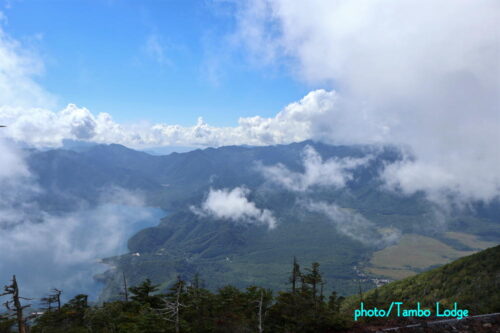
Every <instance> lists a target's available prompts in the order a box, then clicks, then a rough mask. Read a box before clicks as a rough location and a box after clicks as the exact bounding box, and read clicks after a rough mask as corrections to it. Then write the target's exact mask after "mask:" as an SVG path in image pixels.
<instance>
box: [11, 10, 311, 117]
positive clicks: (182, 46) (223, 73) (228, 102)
mask: <svg viewBox="0 0 500 333" xmlns="http://www.w3.org/2000/svg"><path fill="white" fill-rule="evenodd" d="M3 12H4V14H5V16H6V18H7V22H6V23H5V24H4V30H5V32H6V33H8V34H9V35H10V36H12V37H13V38H15V39H16V40H18V41H20V42H21V43H22V44H23V45H24V46H27V47H29V48H31V49H32V50H34V52H36V53H37V54H38V55H39V56H41V57H42V60H43V62H44V65H45V71H44V73H43V75H40V76H38V77H37V78H36V79H37V81H38V82H39V83H40V85H41V86H43V87H44V88H45V89H46V90H48V91H49V92H51V93H53V94H55V95H56V96H57V102H58V108H62V107H64V106H65V105H66V104H68V103H75V104H77V105H78V106H80V107H86V108H88V109H89V110H91V112H93V113H95V114H97V113H100V112H109V113H111V114H112V115H113V118H114V120H116V121H118V122H121V123H136V122H138V121H141V120H144V121H149V122H152V123H168V124H180V125H184V126H187V125H192V124H193V123H195V122H196V118H197V117H198V116H202V117H203V118H204V120H205V121H206V122H208V123H209V124H211V125H217V126H233V125H235V124H236V122H237V120H238V118H239V117H248V116H255V115H260V116H264V117H272V116H274V115H275V114H276V113H277V112H278V111H279V110H281V109H282V108H283V107H284V106H286V105H287V104H288V103H290V102H293V101H296V100H299V99H300V98H302V97H303V96H304V95H305V94H306V93H307V92H308V91H310V90H311V88H313V87H311V86H308V85H306V84H304V83H302V82H300V81H299V80H296V79H295V78H294V77H293V76H292V75H291V74H290V72H289V71H288V70H287V68H286V67H285V66H284V65H277V64H275V65H266V66H259V65H256V64H255V62H252V61H249V57H248V56H247V55H246V53H247V51H246V50H245V49H244V48H243V47H241V45H238V43H232V42H231V40H232V39H231V36H232V34H234V31H235V24H236V21H235V14H236V12H235V8H234V5H233V4H231V3H230V2H228V1H208V0H207V1H202V0H194V1H159V0H156V1H131V0H129V1H112V0H109V1H104V0H103V1H100V0H87V1H83V0H72V1H62V0H59V1H56V0H49V1H41V0H24V1H16V0H14V1H10V2H9V4H8V6H6V7H4V9H3Z"/></svg>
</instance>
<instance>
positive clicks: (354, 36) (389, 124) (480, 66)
mask: <svg viewBox="0 0 500 333" xmlns="http://www.w3.org/2000/svg"><path fill="white" fill-rule="evenodd" d="M239 18H240V19H239V22H240V25H239V36H240V39H241V40H242V41H243V43H245V44H247V46H248V49H249V50H251V51H252V52H253V54H254V56H257V57H258V56H261V59H262V60H263V61H267V62H268V63H271V64H272V63H273V62H274V61H282V60H283V59H292V61H291V64H290V65H291V66H292V68H295V69H296V72H297V74H298V76H299V77H300V78H302V79H304V80H306V81H309V82H314V83H316V84H317V83H323V84H327V85H331V86H335V87H336V88H337V89H338V91H339V92H340V95H341V96H342V97H339V98H338V103H336V106H335V107H333V108H330V109H329V111H328V112H325V113H323V114H321V115H319V116H318V117H314V118H308V120H307V121H310V123H309V124H310V127H311V131H310V134H311V135H312V137H314V138H318V139H322V140H324V141H327V142H334V143H337V142H346V141H347V142H363V143H370V142H380V143H390V144H397V145H403V146H407V147H409V148H410V149H411V151H412V153H413V157H414V158H415V159H414V161H413V162H410V161H407V162H406V163H402V164H398V165H396V166H392V167H391V168H390V169H388V170H387V172H386V174H385V179H387V180H388V182H389V183H390V184H394V185H397V186H398V187H400V188H402V189H403V190H404V191H405V192H414V191H416V190H425V191H427V192H432V195H437V194H438V193H439V192H442V191H443V190H452V191H458V192H456V193H460V194H461V195H462V197H463V198H464V199H473V200H481V199H482V200H491V199H493V198H494V197H497V196H498V194H499V193H500V169H499V168H498V165H499V162H500V154H499V153H498V148H497V145H498V143H499V142H500V113H499V112H498V110H499V109H500V99H499V98H498V93H499V91H500V66H499V62H500V44H499V42H498V41H499V34H498V22H499V21H500V3H499V2H498V1H495V0H478V1H470V0H442V1H439V2H436V1H431V0H428V1H427V0H426V1H421V0H405V1H390V0H361V1H321V0H313V1H299V2H290V1H284V0H250V1H246V2H245V3H244V5H243V6H242V7H241V11H240V12H239ZM269 27H272V29H270V28H269ZM397 166H399V167H401V168H402V169H401V170H396V167H397ZM428 172H431V174H432V175H434V176H433V177H429V178H427V179H426V174H427V173H428ZM438 175H439V176H438ZM408 177H409V178H408ZM421 180H423V181H421ZM443 187H444V188H443Z"/></svg>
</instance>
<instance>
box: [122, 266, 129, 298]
mask: <svg viewBox="0 0 500 333" xmlns="http://www.w3.org/2000/svg"><path fill="white" fill-rule="evenodd" d="M122 275H123V296H125V302H128V287H127V279H126V278H125V272H122Z"/></svg>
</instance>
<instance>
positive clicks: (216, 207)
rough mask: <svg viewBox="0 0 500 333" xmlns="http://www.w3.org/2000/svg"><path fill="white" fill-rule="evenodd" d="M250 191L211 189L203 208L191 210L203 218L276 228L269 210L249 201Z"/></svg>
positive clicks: (274, 219)
mask: <svg viewBox="0 0 500 333" xmlns="http://www.w3.org/2000/svg"><path fill="white" fill-rule="evenodd" d="M249 194H250V190H249V189H247V188H245V187H235V188H233V189H232V190H230V189H220V190H214V189H210V192H209V193H208V195H207V197H206V199H205V200H204V201H203V203H202V204H201V207H194V206H192V207H191V210H192V211H193V212H194V213H195V214H197V215H199V216H203V217H212V218H215V219H220V220H229V221H233V222H236V223H244V224H256V225H265V226H267V227H268V228H269V229H274V228H275V227H276V223H277V221H276V218H275V217H274V216H273V213H272V212H271V211H269V210H268V209H260V208H257V207H256V205H255V203H253V202H251V201H249V200H248V198H247V196H248V195H249Z"/></svg>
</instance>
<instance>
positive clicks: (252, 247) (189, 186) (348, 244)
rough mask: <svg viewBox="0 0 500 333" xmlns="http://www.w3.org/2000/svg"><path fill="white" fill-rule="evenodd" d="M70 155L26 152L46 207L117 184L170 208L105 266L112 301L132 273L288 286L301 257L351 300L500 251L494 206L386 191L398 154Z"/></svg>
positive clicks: (364, 149)
mask: <svg viewBox="0 0 500 333" xmlns="http://www.w3.org/2000/svg"><path fill="white" fill-rule="evenodd" d="M68 148H69V149H53V150H45V151H37V150H30V151H27V161H28V165H29V168H30V170H31V172H32V174H33V175H34V177H35V178H36V179H37V181H38V184H39V186H40V187H41V188H42V189H43V191H40V193H39V194H37V197H36V200H37V202H38V203H39V204H40V205H41V206H43V207H44V209H46V210H47V211H50V212H56V213H57V212H64V211H71V210H73V209H75V208H76V207H82V206H89V207H91V206H92V205H96V204H98V203H99V202H100V201H102V198H103V196H102V193H103V192H106V191H107V190H109V189H110V188H115V189H116V188H119V189H123V190H126V191H129V192H131V193H135V194H139V195H140V196H141V197H143V198H144V204H145V205H147V206H151V207H159V208H162V209H163V210H164V211H165V212H166V213H165V217H164V218H163V219H162V220H161V221H158V226H156V227H152V228H146V229H143V230H141V231H139V232H138V233H137V234H135V235H134V236H133V237H132V238H131V239H130V240H129V241H128V248H129V253H124V254H123V255H119V256H116V257H112V258H105V259H104V262H105V263H106V264H108V265H109V269H108V270H107V271H106V272H105V273H103V274H101V275H99V276H97V278H98V279H99V280H100V281H102V282H103V283H104V285H105V287H104V290H103V293H102V295H101V296H102V299H113V298H117V297H120V296H119V295H120V293H121V289H122V280H123V276H125V277H126V279H127V280H128V283H129V285H133V284H137V283H139V282H140V281H142V280H144V279H145V278H146V277H148V278H150V279H151V280H153V282H154V283H158V284H160V286H161V288H163V289H166V288H168V287H169V286H170V285H171V284H172V282H173V281H175V279H176V276H177V275H181V276H183V277H184V278H186V279H190V278H192V276H194V275H195V274H199V275H200V276H201V278H202V279H203V280H204V283H205V285H206V286H207V287H208V288H210V289H216V288H217V287H219V286H223V285H226V284H232V285H235V286H237V287H245V286H248V285H252V284H259V285H262V286H264V287H270V288H273V289H275V290H280V289H283V288H285V286H286V283H287V281H286V280H283V276H286V272H288V270H289V269H290V263H291V262H292V260H293V257H297V259H298V260H299V261H300V262H302V263H303V264H304V265H309V264H310V263H312V262H314V261H317V262H320V263H321V267H322V271H323V274H324V277H325V279H326V285H325V288H327V289H335V290H337V291H338V292H339V293H341V294H352V293H355V292H356V291H357V290H358V289H359V288H360V287H361V288H362V289H364V290H366V289H369V288H371V287H373V286H374V285H376V284H378V283H379V282H380V281H383V280H393V279H399V278H402V277H406V276H409V275H412V274H415V273H418V272H421V271H424V270H427V269H429V268H432V267H436V266H439V265H442V264H444V263H446V262H449V261H451V260H453V259H456V258H458V257H461V256H464V255H467V254H471V253H473V252H475V251H478V250H480V249H483V248H486V247H490V246H493V245H496V244H498V243H499V242H500V223H499V222H500V221H499V220H498V216H500V214H498V213H500V204H499V202H498V201H495V202H492V203H489V204H481V203H472V204H470V205H467V206H462V207H461V206H454V205H453V204H451V205H450V206H449V207H448V208H447V209H446V210H444V209H442V207H441V206H440V205H438V204H437V203H435V202H433V201H430V200H428V199H427V197H426V195H425V193H414V194H411V195H407V194H403V193H401V192H400V191H398V190H397V189H389V188H387V186H386V185H385V184H384V181H383V179H382V177H381V175H382V173H383V171H384V168H385V166H386V165H388V164H391V163H397V162H398V161H401V160H403V159H404V158H408V157H405V154H403V152H401V151H400V150H398V149H396V148H394V147H375V146H332V145H327V144H323V143H318V142H312V141H306V142H301V143H293V144H289V145H276V146H266V147H248V146H227V147H221V148H208V149H203V150H202V149H197V150H193V151H189V152H185V153H171V154H169V155H165V156H157V155H151V154H148V153H145V152H140V151H136V150H132V149H129V148H126V147H124V146H121V145H114V144H113V145H88V146H86V145H82V146H79V145H77V146H76V148H75V147H68ZM410 158H411V157H410ZM217 200H218V201H217ZM271 222H272V225H271ZM110 237H112V236H110ZM414 248H417V249H418V248H423V249H425V250H424V251H422V253H418V252H419V251H414V250H412V249H414ZM416 252H417V253H416Z"/></svg>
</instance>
